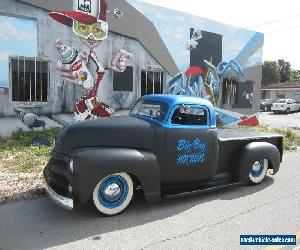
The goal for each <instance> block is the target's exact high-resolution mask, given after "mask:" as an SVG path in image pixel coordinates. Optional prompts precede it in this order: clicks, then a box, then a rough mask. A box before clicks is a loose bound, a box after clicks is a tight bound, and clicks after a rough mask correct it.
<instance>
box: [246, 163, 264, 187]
mask: <svg viewBox="0 0 300 250" xmlns="http://www.w3.org/2000/svg"><path fill="white" fill-rule="evenodd" d="M267 171H268V160H267V159H264V160H259V161H256V162H254V164H253V165H252V170H251V172H250V174H249V179H250V182H251V183H254V184H258V183H260V182H261V181H262V180H263V179H264V178H265V176H266V174H267Z"/></svg>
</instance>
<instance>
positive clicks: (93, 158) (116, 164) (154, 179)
mask: <svg viewBox="0 0 300 250" xmlns="http://www.w3.org/2000/svg"><path fill="white" fill-rule="evenodd" d="M70 156H71V159H72V160H73V173H74V178H75V184H74V185H75V186H74V187H73V190H74V191H73V192H75V197H76V199H75V200H77V201H78V203H79V204H84V203H86V202H87V201H88V200H89V199H90V198H91V197H92V193H93V190H94V188H95V186H96V185H97V184H98V182H99V181H100V180H102V179H103V178H104V177H106V176H108V175H111V174H115V173H121V172H126V173H128V174H130V175H131V176H135V177H136V178H137V179H138V180H139V182H140V183H141V185H142V187H143V191H144V196H145V199H146V201H147V202H154V201H159V200H160V199H161V191H160V186H161V183H160V182H161V180H160V179H161V178H160V176H161V174H160V173H161V171H160V168H159V164H158V161H157V158H156V156H155V155H154V154H153V153H149V152H146V151H143V150H137V149H128V148H108V147H101V148H81V149H77V150H75V151H73V152H72V153H71V154H70Z"/></svg>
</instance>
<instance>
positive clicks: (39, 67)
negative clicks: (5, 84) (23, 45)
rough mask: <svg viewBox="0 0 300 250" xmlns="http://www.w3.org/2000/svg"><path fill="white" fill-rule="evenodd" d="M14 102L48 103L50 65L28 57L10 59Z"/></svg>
mask: <svg viewBox="0 0 300 250" xmlns="http://www.w3.org/2000/svg"><path fill="white" fill-rule="evenodd" d="M10 71H11V86H12V101H17V102H47V101H48V85H49V63H48V61H45V60H40V59H37V58H27V57H10Z"/></svg>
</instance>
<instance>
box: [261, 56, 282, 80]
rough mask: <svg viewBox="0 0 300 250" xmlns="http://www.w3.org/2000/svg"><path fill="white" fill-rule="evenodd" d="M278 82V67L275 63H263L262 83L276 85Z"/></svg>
mask: <svg viewBox="0 0 300 250" xmlns="http://www.w3.org/2000/svg"><path fill="white" fill-rule="evenodd" d="M279 81H280V72H279V66H278V63H277V62H276V61H264V64H263V67H262V83H263V84H265V85H268V84H270V83H278V82H279Z"/></svg>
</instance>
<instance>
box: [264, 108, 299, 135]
mask: <svg viewBox="0 0 300 250" xmlns="http://www.w3.org/2000/svg"><path fill="white" fill-rule="evenodd" d="M259 122H260V124H263V125H267V126H270V127H272V128H292V129H294V130H295V132H297V133H298V134H300V112H296V113H290V114H274V113H273V112H260V113H259Z"/></svg>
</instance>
